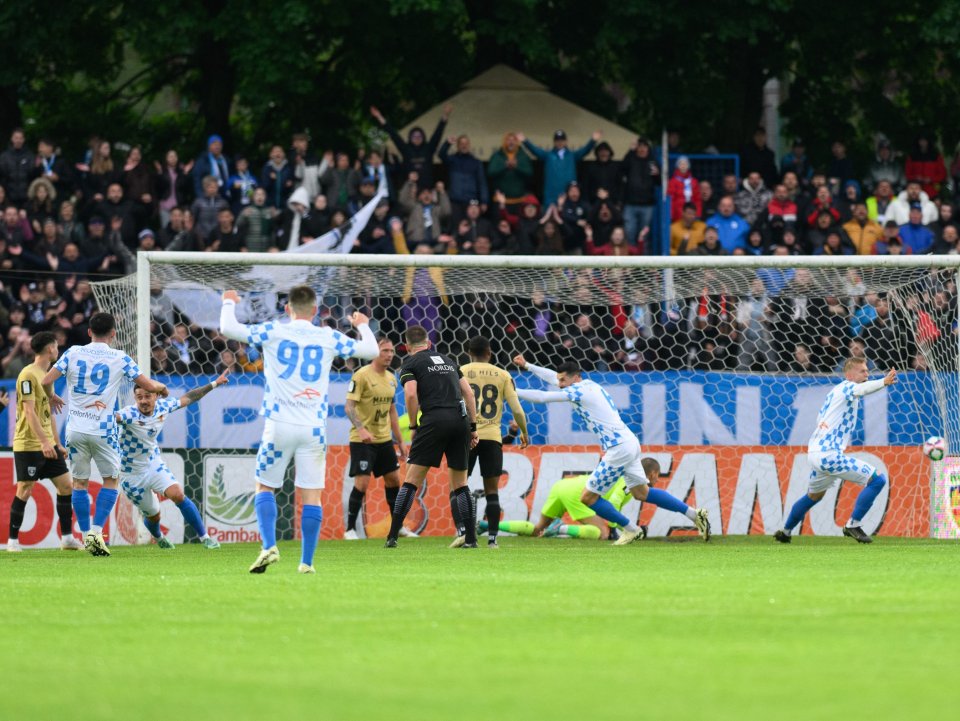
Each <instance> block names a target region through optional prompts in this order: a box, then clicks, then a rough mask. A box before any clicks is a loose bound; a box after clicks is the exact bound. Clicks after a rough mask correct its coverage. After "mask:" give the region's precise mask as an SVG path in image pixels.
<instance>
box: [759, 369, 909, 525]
mask: <svg viewBox="0 0 960 721" xmlns="http://www.w3.org/2000/svg"><path fill="white" fill-rule="evenodd" d="M843 377H844V380H843V382H841V383H840V384H838V385H836V386H834V388H833V390H831V391H830V392H829V393H828V394H827V398H826V400H825V401H824V402H823V407H822V408H821V409H820V414H819V415H818V416H817V427H816V429H815V430H814V431H813V435H812V436H810V443H809V445H808V447H807V458H809V459H810V468H811V470H810V487H809V490H808V491H807V495H805V496H801V497H800V499H799V500H798V501H797V502H796V503H794V504H793V508H791V509H790V514H789V515H788V516H787V520H786V521H785V522H784V524H783V528H782V529H780V530H779V531H777V532H776V533H775V534H773V537H774V538H775V539H776V540H778V541H780V543H790V539H791V535H790V534H791V532H792V531H793V529H794V528H795V527H796V526H797V524H799V523H802V522H803V517H804V516H806V515H807V511H809V510H810V509H811V508H813V507H814V506H815V505H816V504H817V503H819V502H820V499H821V498H823V496H824V494H825V493H826V492H827V489H829V488H830V486H832V485H833V484H834V483H836V482H837V481H838V480H844V481H853V482H854V483H859V484H860V485H861V486H865V488H864V489H863V490H862V491H860V495H858V496H857V500H856V503H855V504H854V506H853V513H852V514H851V516H850V520H849V521H847V523H846V525H845V526H844V527H843V535H844V536H849V537H850V538H852V539H854V540H855V541H857V542H858V543H872V542H873V539H872V538H870V536H868V535H867V534H866V533H865V532H864V530H863V529H862V528H861V527H860V522H861V521H862V520H863V517H864V516H865V515H867V511H869V510H870V506H872V505H873V502H874V500H875V499H876V497H877V496H878V495H879V494H880V491H881V490H883V487H884V486H885V485H886V483H887V478H886V476H884V475H883V474H882V473H880V471H878V470H877V469H876V468H874V467H873V466H871V465H870V464H869V463H866V462H864V461H861V460H858V459H856V458H854V457H852V456H848V455H846V454H845V453H844V451H845V450H846V449H847V446H849V445H850V437H851V436H852V435H853V431H854V429H855V428H856V427H857V423H858V419H859V414H858V412H857V411H858V410H859V408H860V397H861V396H866V395H869V394H871V393H876V392H877V391H879V390H881V389H883V388H885V387H886V386H889V385H893V384H894V383H896V382H897V372H896V371H894V370H891V371H888V372H887V375H886V376H885V377H883V378H878V379H876V380H872V381H871V380H867V379H868V378H869V377H870V370H869V369H868V368H867V362H866V361H865V360H864V359H863V358H850V359H848V360H847V361H846V362H845V363H844V364H843Z"/></svg>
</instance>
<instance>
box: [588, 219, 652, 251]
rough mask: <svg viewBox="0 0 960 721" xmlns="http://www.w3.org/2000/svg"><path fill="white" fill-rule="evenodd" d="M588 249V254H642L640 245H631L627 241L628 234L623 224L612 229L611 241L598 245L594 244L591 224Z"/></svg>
mask: <svg viewBox="0 0 960 721" xmlns="http://www.w3.org/2000/svg"><path fill="white" fill-rule="evenodd" d="M586 236H587V242H586V246H585V247H586V251H587V255H641V254H642V251H641V249H640V247H639V246H636V245H630V244H629V243H628V242H627V234H626V233H625V232H624V230H623V226H622V225H618V226H616V227H614V229H613V230H611V231H610V242H609V243H605V244H604V245H601V246H599V247H597V246H596V245H594V244H593V228H591V227H590V226H589V225H588V226H587V228H586Z"/></svg>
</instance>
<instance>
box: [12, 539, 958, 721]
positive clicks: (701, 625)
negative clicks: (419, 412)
mask: <svg viewBox="0 0 960 721" xmlns="http://www.w3.org/2000/svg"><path fill="white" fill-rule="evenodd" d="M481 540H482V539H481ZM446 542H447V539H437V538H432V539H431V538H425V539H401V544H400V548H399V549H397V550H395V551H386V550H384V549H383V548H382V546H381V543H380V542H377V541H365V542H355V543H349V544H348V543H346V542H342V541H337V542H323V543H321V544H320V548H319V551H318V554H317V559H316V566H317V571H318V573H317V575H316V576H301V575H298V574H297V573H296V567H297V563H298V561H299V545H298V544H295V543H283V544H281V554H282V558H281V562H280V564H279V565H277V566H273V567H271V568H270V569H269V570H268V571H267V573H266V574H265V575H262V576H255V575H251V574H249V573H247V572H246V569H247V567H248V565H249V564H250V563H251V562H252V560H253V558H254V557H255V555H256V549H255V547H254V546H252V545H248V544H245V545H234V546H224V547H223V549H222V550H220V551H219V552H210V551H206V550H205V549H203V548H201V547H200V546H197V545H190V546H180V547H178V548H177V549H176V550H175V551H173V552H162V551H160V550H159V549H156V548H155V547H149V548H144V547H136V548H128V547H124V548H117V549H115V550H114V555H113V557H112V558H109V559H96V558H91V557H89V556H87V555H86V554H83V553H79V554H75V553H66V552H60V551H33V552H30V551H27V552H23V553H21V554H16V555H14V554H7V553H3V554H2V555H0V593H2V598H3V601H4V604H5V607H6V614H5V615H6V619H5V622H4V629H3V632H2V635H0V639H2V640H0V648H2V650H3V654H2V655H3V664H4V670H3V685H4V687H5V688H6V689H7V691H6V693H5V694H4V696H3V701H2V703H0V719H21V718H23V719H47V718H49V719H54V718H68V717H71V718H72V717H75V716H76V717H80V718H89V719H96V720H97V721H105V720H107V719H121V718H124V719H126V718H134V719H161V718H162V719H169V718H178V717H179V718H190V719H196V718H210V719H231V720H234V719H257V720H258V721H262V720H263V719H271V721H281V720H284V719H291V718H295V717H303V718H323V719H332V720H336V721H352V720H353V719H358V720H359V719H364V720H370V719H388V718H389V719H397V720H399V721H405V720H406V719H410V720H413V719H417V720H418V721H424V720H432V719H437V720H438V721H439V720H443V721H449V720H451V719H455V718H461V719H490V718H501V719H502V718H517V719H521V718H523V719H546V718H583V719H593V718H597V719H600V718H609V717H618V718H642V719H648V718H649V719H668V718H690V717H706V718H710V719H714V720H715V719H737V720H738V721H744V720H745V719H794V718H804V719H808V720H809V719H837V718H843V717H844V715H849V716H850V717H853V718H858V719H868V720H871V721H872V720H874V719H903V718H934V717H935V715H943V717H944V718H946V717H948V716H949V711H948V710H949V709H950V708H955V696H956V692H955V688H954V687H955V684H954V683H953V682H952V680H951V679H952V678H953V677H954V675H955V673H956V668H957V662H958V660H960V651H958V643H957V639H958V638H960V614H957V612H956V601H957V596H958V592H960V581H958V578H960V574H958V563H957V560H958V550H960V546H958V544H956V543H952V542H938V541H932V540H931V541H927V540H906V539H892V538H881V539H877V541H876V542H875V543H874V544H873V545H872V546H860V545H858V544H855V543H853V542H852V541H850V540H849V539H839V538H838V539H832V538H831V539H824V538H812V537H799V538H796V539H794V542H793V544H791V545H790V546H781V545H779V544H775V543H774V542H773V541H772V540H771V539H769V538H766V537H760V538H756V537H754V538H745V537H716V538H715V539H714V540H713V541H711V542H710V543H709V544H703V543H701V542H700V541H699V540H697V539H692V538H685V539H683V540H673V541H671V540H651V541H645V542H641V543H637V544H633V545H632V546H628V547H626V548H614V547H611V546H610V545H608V544H602V543H598V542H593V541H575V540H562V539H560V540H549V539H525V538H505V539H501V548H500V549H499V550H497V551H490V550H487V549H486V548H481V549H479V550H477V551H463V550H449V549H447V548H446V547H445V544H446ZM464 634H465V635H464Z"/></svg>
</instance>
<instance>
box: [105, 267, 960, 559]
mask: <svg viewBox="0 0 960 721" xmlns="http://www.w3.org/2000/svg"><path fill="white" fill-rule="evenodd" d="M957 267H958V266H957V263H955V262H953V259H952V258H950V259H945V258H942V257H940V258H935V257H931V256H927V257H924V258H919V257H918V258H902V259H901V258H873V257H871V258H852V259H846V258H841V259H835V258H802V259H801V258H788V257H780V258H769V257H768V258H743V257H733V258H710V259H704V258H601V259H598V258H579V257H578V258H566V257H564V258H533V257H530V258H520V257H514V258H504V257H496V258H494V257H485V258H477V257H473V258H471V257H459V256H420V255H411V256H359V257H358V256H352V255H350V256H329V255H318V256H291V255H285V254H280V255H278V254H274V255H255V254H202V253H201V254H190V253H162V252H158V253H146V254H144V253H141V254H140V268H139V271H138V276H137V277H136V278H135V277H132V276H131V277H130V278H126V279H122V280H119V281H113V282H111V283H105V284H100V285H98V287H97V289H96V294H97V299H98V301H99V302H100V305H101V307H102V308H103V309H105V310H109V311H111V312H113V313H114V314H115V315H117V316H118V319H119V320H120V323H119V333H118V338H119V343H120V344H121V345H122V346H123V347H124V348H125V349H126V350H128V351H129V352H130V353H131V354H133V355H135V356H136V357H137V359H138V360H139V362H140V363H141V365H142V366H143V367H144V368H145V369H146V368H147V367H149V368H150V369H151V373H152V374H153V375H154V376H156V377H158V378H161V379H162V380H164V381H165V382H166V383H167V384H168V385H169V386H170V388H171V392H173V393H182V392H184V391H186V390H188V389H190V388H192V387H194V386H196V385H199V384H201V383H206V382H209V380H210V379H211V378H212V377H214V374H216V373H218V372H220V370H222V369H223V368H225V367H229V368H231V369H232V371H233V374H232V377H231V383H230V385H229V386H228V387H227V388H225V389H222V390H218V391H216V392H214V393H211V394H209V395H208V396H206V397H205V398H204V399H203V400H202V401H201V402H200V403H199V404H198V405H197V406H196V407H193V408H190V409H188V410H186V411H184V412H181V413H177V414H172V415H171V417H170V419H169V421H168V422H167V425H166V429H165V431H164V434H163V436H162V439H161V441H162V445H163V446H164V448H165V449H166V452H167V454H168V455H169V456H171V457H174V462H177V463H179V466H178V468H180V469H181V471H182V473H183V474H184V477H185V482H186V485H187V488H188V491H189V492H190V493H191V494H192V495H193V496H194V498H196V499H197V500H198V502H200V503H201V505H202V508H203V513H204V516H205V518H206V520H207V522H208V524H209V525H210V527H211V528H212V529H213V531H214V532H215V534H216V535H217V536H218V537H219V538H220V539H221V540H225V541H231V540H233V541H241V540H253V539H255V538H256V519H255V514H254V509H253V500H252V499H253V478H254V457H255V453H256V449H257V446H258V443H259V440H260V434H261V429H262V424H263V422H262V419H261V417H260V416H259V415H258V409H259V405H260V400H261V397H262V393H263V377H262V374H261V373H260V369H261V367H262V366H261V364H262V361H261V360H260V357H259V353H258V352H257V349H256V348H253V347H247V346H244V345H243V344H238V343H236V342H233V341H227V340H226V339H224V338H223V337H222V336H220V335H219V333H218V331H217V326H218V321H219V311H220V294H221V293H222V291H223V290H225V289H228V288H235V289H237V290H238V291H239V292H240V294H241V297H242V302H241V304H240V306H239V308H238V316H239V317H240V319H241V321H243V322H260V321H264V320H267V319H271V318H276V317H278V316H280V315H282V312H283V310H282V309H283V305H284V302H285V293H286V292H287V290H288V289H289V288H291V287H292V286H294V285H297V284H302V283H306V284H308V285H310V286H311V287H313V288H314V289H315V290H316V291H317V294H318V297H319V298H320V299H321V309H320V314H319V318H318V320H317V322H318V323H325V324H329V325H331V326H333V327H336V328H339V329H340V330H343V331H344V332H349V321H348V318H349V316H350V314H351V313H352V312H353V311H354V310H361V311H363V312H364V313H366V314H368V315H369V316H370V317H371V318H372V327H373V329H374V331H375V332H378V333H381V334H384V335H386V336H387V337H389V338H391V339H392V340H393V341H394V343H395V344H396V345H397V349H398V357H397V360H396V364H397V366H399V363H400V361H401V360H402V358H403V355H404V352H405V348H404V346H403V343H402V333H403V330H404V328H405V327H406V325H407V324H412V323H416V324H419V325H422V326H424V327H425V328H426V329H427V331H428V333H429V335H430V339H431V341H432V342H433V343H434V345H435V346H436V347H437V348H438V349H439V350H441V351H442V352H444V353H447V354H449V355H450V356H452V357H453V358H455V359H458V360H459V361H461V362H462V363H466V362H468V358H467V357H466V355H465V351H464V347H465V344H466V341H467V340H469V339H470V338H471V337H473V336H475V335H483V336H486V337H487V338H489V339H490V341H491V343H492V345H493V348H494V359H493V360H494V362H495V363H497V364H498V365H501V366H503V367H506V368H508V369H509V370H511V372H514V377H515V380H516V384H517V386H518V387H533V388H540V387H542V386H541V384H540V382H539V381H538V380H537V379H535V378H534V377H533V376H532V375H530V374H525V373H520V372H519V371H518V370H517V369H516V368H515V367H514V366H513V365H512V364H511V362H510V361H511V358H512V357H513V356H514V355H515V354H517V353H522V354H524V355H525V356H526V357H527V359H528V360H530V361H532V362H534V363H537V364H539V365H544V366H554V365H557V364H558V363H560V362H562V361H565V360H570V359H573V360H576V361H577V362H578V363H580V365H581V367H582V368H583V369H584V370H585V371H586V372H587V374H588V376H589V377H590V378H592V379H594V380H596V381H597V382H599V383H600V384H602V385H603V386H604V388H605V389H606V390H607V392H608V393H609V394H610V395H611V397H612V398H613V400H614V402H615V403H616V405H617V407H618V409H619V411H620V413H621V415H622V417H623V419H624V421H625V422H626V423H627V424H628V425H629V426H630V428H631V429H632V430H634V431H635V432H636V434H637V436H638V437H639V438H640V441H641V443H642V444H643V447H644V450H645V451H646V453H647V454H648V455H650V456H653V457H655V458H657V460H658V461H659V462H660V465H661V467H662V469H663V476H662V478H661V480H660V482H659V484H660V485H661V486H662V487H664V488H666V489H667V490H669V491H670V492H671V493H673V494H675V495H677V496H679V497H680V498H684V499H686V500H687V502H688V503H691V504H696V505H697V506H702V507H705V508H707V509H708V511H709V514H710V517H711V521H712V524H713V528H714V529H715V531H716V532H722V533H726V534H758V533H766V534H771V533H773V532H774V531H775V530H776V529H777V528H779V527H780V525H781V523H782V519H783V518H784V517H785V514H786V513H787V512H788V511H789V508H790V506H791V505H792V504H793V502H794V501H795V500H796V499H797V498H798V497H799V496H800V495H802V494H803V493H805V492H806V485H807V480H808V478H809V473H810V468H809V464H808V461H807V458H806V444H807V440H808V439H809V436H810V434H811V433H812V432H813V430H814V426H815V423H816V416H817V412H818V411H819V409H820V406H821V405H822V403H823V401H824V398H825V397H826V394H827V393H828V392H829V390H830V388H831V387H832V386H833V385H835V384H836V383H838V382H839V380H840V377H841V375H840V367H841V365H842V363H843V361H844V360H845V359H846V358H848V357H850V356H858V357H864V358H865V359H866V360H867V362H868V364H869V367H870V369H871V372H872V373H873V374H874V377H877V376H878V375H879V374H880V373H882V372H885V371H886V370H887V369H890V368H894V369H896V370H897V371H898V372H899V382H898V383H897V384H896V385H894V386H891V387H889V388H887V389H885V390H883V391H880V392H878V393H875V394H873V395H870V396H867V397H865V398H864V399H863V402H862V403H861V416H862V417H861V423H860V424H859V426H858V429H857V431H856V432H855V434H854V438H853V443H854V446H855V447H854V448H853V449H851V451H852V452H854V453H855V454H856V455H857V456H859V457H861V458H863V459H865V460H868V461H869V462H870V463H872V464H873V465H875V466H876V467H878V468H879V469H880V470H882V471H885V472H886V474H887V476H888V478H889V479H890V484H889V485H888V487H887V488H885V489H884V491H883V492H882V494H881V496H880V498H879V499H878V501H877V503H875V504H874V507H873V509H872V510H871V512H870V513H869V515H868V516H867V518H866V519H865V522H864V525H865V528H866V530H868V531H869V532H877V533H880V534H886V535H897V536H929V535H931V534H932V533H934V531H935V528H934V526H936V525H937V524H938V523H939V522H940V521H939V520H937V519H938V518H939V516H940V515H942V516H943V518H942V519H940V520H942V521H943V522H944V523H947V522H948V521H951V519H952V511H953V506H952V505H951V501H950V497H949V495H948V496H946V497H945V498H940V496H938V495H937V494H938V493H939V491H937V490H936V489H933V490H932V488H933V479H934V477H935V476H936V475H937V472H938V471H940V470H942V468H947V467H949V466H950V464H951V463H952V459H951V458H950V457H948V458H947V459H946V460H945V461H944V462H942V463H940V464H932V463H931V462H929V461H928V460H927V459H926V458H925V457H924V456H923V455H922V453H921V451H920V446H921V445H922V443H923V440H924V439H925V438H926V437H928V436H933V435H936V436H943V437H944V438H946V440H947V444H948V449H949V450H950V451H952V450H953V449H955V448H960V421H958V419H960V413H958V411H960V408H958V405H960V387H958V382H957V370H958V368H957V359H958V348H960V341H958V327H957V317H958V298H957V284H956V274H957ZM356 367H357V364H356V362H354V361H352V360H348V361H345V362H344V361H342V360H338V361H337V362H336V363H335V365H334V375H333V377H332V378H331V384H330V418H329V421H328V439H329V442H330V444H331V445H330V447H329V451H328V460H327V480H326V490H325V491H324V496H323V505H324V507H325V511H324V524H323V532H322V537H323V538H339V537H341V536H342V534H343V530H344V519H345V514H346V499H347V497H348V496H349V493H350V489H351V487H352V482H351V479H350V478H349V476H348V475H347V474H348V470H349V450H348V447H347V445H346V444H347V437H348V431H349V422H348V420H347V419H346V417H345V415H344V408H343V404H344V401H345V395H346V390H347V385H348V383H349V379H350V374H351V372H352V371H353V370H355V369H356ZM478 390H480V391H481V396H482V395H483V389H478ZM397 403H398V406H399V410H400V412H401V413H403V398H402V393H401V394H398V397H397ZM525 410H526V413H527V417H528V419H529V427H530V431H531V441H532V446H531V447H530V448H527V449H524V450H521V449H520V448H519V446H518V445H516V444H513V445H512V446H511V445H505V447H504V450H505V460H504V472H505V473H504V476H503V477H502V479H501V489H500V499H501V505H502V507H503V510H504V518H505V519H527V518H530V519H531V520H535V519H536V518H537V517H538V516H539V511H540V508H541V507H542V506H543V503H544V501H545V500H546V498H547V495H548V493H549V490H550V488H551V486H552V485H553V484H554V483H555V482H556V481H557V480H559V479H560V478H563V477H564V476H568V475H571V474H582V473H588V472H590V471H591V470H592V469H593V468H594V467H595V466H596V464H597V462H598V460H599V457H600V449H599V447H598V445H597V443H596V440H595V439H594V438H593V436H592V435H591V434H590V433H589V432H588V431H587V430H586V429H585V428H584V427H583V426H582V425H580V424H579V422H578V420H577V419H576V417H575V416H574V415H573V413H572V409H571V408H570V407H569V406H568V405H566V404H551V405H546V406H544V405H540V406H537V405H527V406H526V407H525ZM509 420H510V414H509V411H506V412H505V415H504V426H503V433H504V435H505V436H506V437H507V441H508V442H509V441H510V440H511V438H510V433H509V426H508V422H509ZM941 467H942V468H941ZM945 477H946V476H945ZM947 483H948V485H949V482H947ZM470 485H471V487H473V488H475V489H480V488H482V483H481V479H480V477H479V469H477V470H475V471H474V473H473V475H472V476H471V479H470ZM958 485H960V484H958ZM948 492H949V489H948ZM284 493H285V494H286V497H285V498H284V497H281V498H280V508H281V514H282V515H281V523H280V526H281V535H282V536H283V537H287V538H292V537H295V536H296V535H297V534H298V529H297V527H296V520H295V519H297V518H298V517H299V514H298V513H296V512H295V508H296V503H295V499H294V498H293V491H292V483H288V484H286V485H285V491H284ZM856 493H857V487H856V486H852V485H851V484H842V485H840V486H837V487H834V488H833V489H832V490H831V491H830V492H828V494H827V497H826V499H825V500H824V502H821V503H820V504H818V505H817V506H816V507H815V508H814V509H813V511H812V512H811V513H810V514H809V516H808V518H807V520H806V521H805V525H804V527H803V530H802V532H803V533H813V534H818V535H839V534H840V526H841V525H842V523H843V522H844V521H845V520H846V518H847V517H848V516H849V513H850V511H851V509H852V504H853V498H854V497H855V495H856ZM447 494H448V488H447V481H446V474H445V472H444V473H441V472H440V471H434V472H432V473H431V474H430V476H429V477H428V481H427V484H426V486H425V491H424V492H423V494H422V496H421V497H420V498H418V499H417V503H416V504H415V507H414V511H413V512H411V514H410V517H409V521H408V525H409V526H410V527H411V528H412V529H413V530H416V531H418V532H421V533H425V534H429V535H450V534H452V533H453V526H452V521H451V518H450V512H449V501H448V497H447ZM956 495H957V497H958V502H957V504H956V505H957V506H960V488H958V489H957V494H956ZM957 510H958V514H960V508H958V509H957ZM483 511H484V501H483V498H482V497H481V498H479V500H478V513H479V514H480V515H481V516H482V514H483ZM625 513H627V514H628V515H638V516H639V518H640V521H641V522H642V523H645V524H648V525H649V528H650V533H651V535H655V536H656V535H661V536H662V535H668V534H671V535H683V534H687V533H690V532H691V531H690V528H691V524H690V523H689V522H688V521H687V520H686V519H685V518H682V517H680V516H679V515H677V514H672V513H669V512H667V511H663V510H659V509H656V508H653V507H649V508H648V507H642V508H641V506H640V504H639V503H637V502H635V501H634V502H631V504H630V505H629V506H628V507H627V508H626V509H625ZM938 514H939V515H938ZM388 523H389V509H388V508H387V504H386V501H385V499H384V494H383V490H382V484H381V482H380V481H379V480H377V481H375V482H374V483H373V484H372V485H371V488H370V489H369V490H368V492H367V497H366V504H365V509H364V512H363V514H362V516H361V522H360V524H359V525H358V530H359V532H360V534H361V535H364V534H365V535H367V536H371V537H372V536H382V535H385V532H386V529H387V527H388ZM181 525H182V524H181Z"/></svg>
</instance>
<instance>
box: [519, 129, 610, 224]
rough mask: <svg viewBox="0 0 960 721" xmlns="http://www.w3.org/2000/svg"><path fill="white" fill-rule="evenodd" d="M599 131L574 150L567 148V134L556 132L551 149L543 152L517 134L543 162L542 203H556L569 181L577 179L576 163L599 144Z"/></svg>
mask: <svg viewBox="0 0 960 721" xmlns="http://www.w3.org/2000/svg"><path fill="white" fill-rule="evenodd" d="M600 138H601V135H600V131H599V130H597V131H594V133H593V137H592V138H591V139H590V140H589V141H587V144H586V145H583V146H581V147H579V148H577V149H576V150H570V148H568V147H567V134H566V133H565V132H564V131H563V130H558V131H557V132H555V133H554V134H553V149H552V150H544V149H543V148H541V147H539V146H537V145H534V144H533V143H531V142H530V141H529V140H527V138H526V136H525V135H524V134H523V133H517V139H518V140H519V141H520V142H521V143H523V144H524V146H525V147H526V148H527V150H529V151H530V152H531V153H533V154H534V156H536V157H537V158H538V159H539V160H540V161H541V162H543V203H544V205H547V206H549V205H551V204H552V203H556V202H557V200H558V199H559V198H560V196H561V195H563V194H564V192H565V191H566V189H567V186H568V185H569V184H570V181H572V180H576V179H577V161H579V160H582V159H583V157H584V156H585V155H586V154H587V153H589V152H590V151H591V150H593V146H594V145H596V144H597V143H599V142H600Z"/></svg>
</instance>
